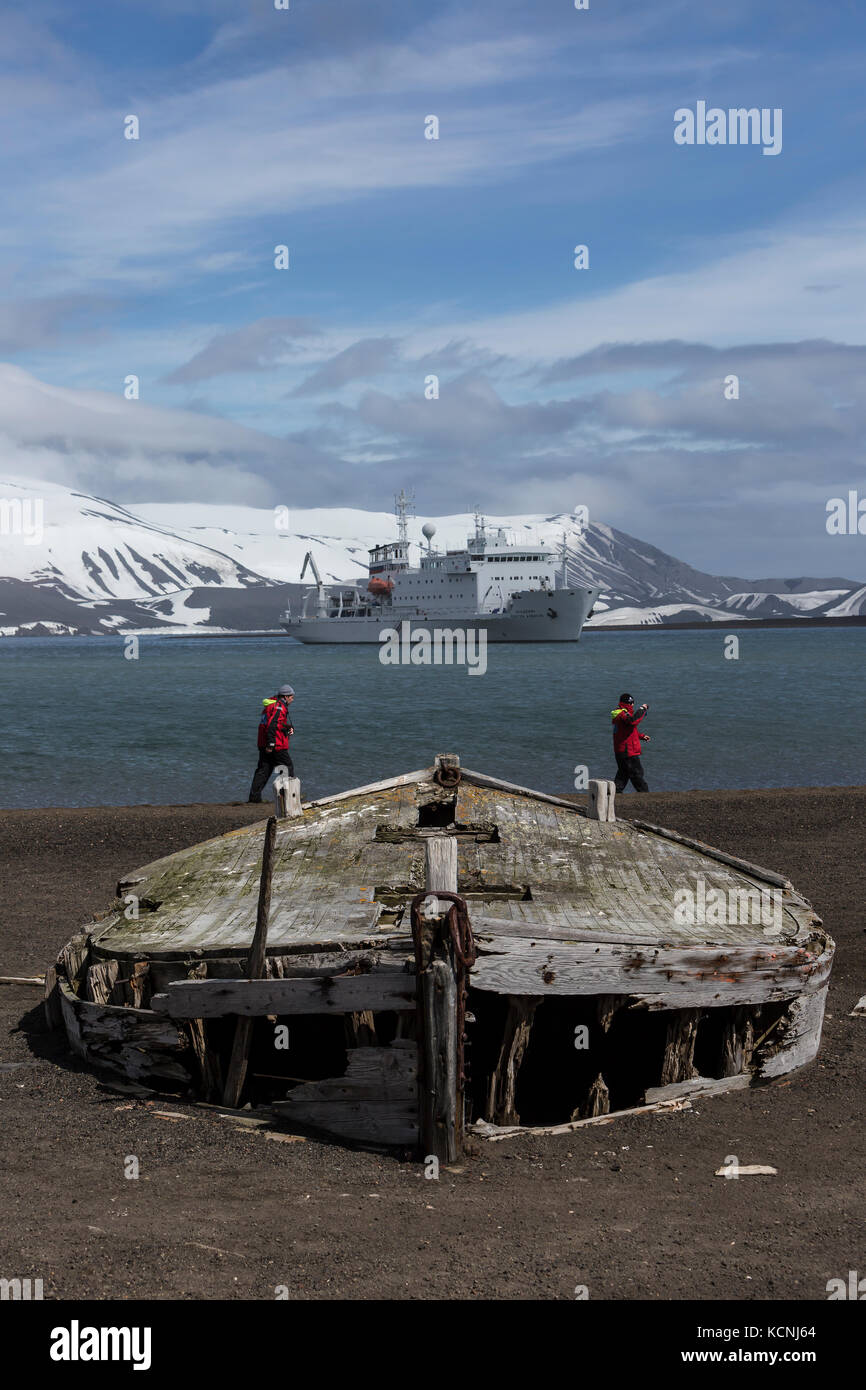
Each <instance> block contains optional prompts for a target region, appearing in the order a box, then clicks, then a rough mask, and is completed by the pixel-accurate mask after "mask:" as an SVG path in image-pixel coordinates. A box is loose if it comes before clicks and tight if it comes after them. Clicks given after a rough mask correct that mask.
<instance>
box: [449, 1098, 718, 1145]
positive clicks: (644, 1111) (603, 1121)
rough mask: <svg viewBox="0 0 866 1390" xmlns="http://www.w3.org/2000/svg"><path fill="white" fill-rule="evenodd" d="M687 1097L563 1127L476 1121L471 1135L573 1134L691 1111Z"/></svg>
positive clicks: (570, 1121)
mask: <svg viewBox="0 0 866 1390" xmlns="http://www.w3.org/2000/svg"><path fill="white" fill-rule="evenodd" d="M691 1108H692V1106H691V1101H690V1100H689V1099H688V1097H687V1096H683V1097H682V1098H681V1099H674V1100H661V1101H656V1102H655V1103H654V1104H652V1105H632V1106H629V1108H628V1109H626V1110H613V1111H611V1113H610V1114H609V1115H594V1116H592V1118H591V1119H587V1120H569V1121H567V1123H566V1124H563V1125H504V1126H501V1127H500V1126H499V1125H492V1124H489V1123H488V1121H487V1120H478V1121H476V1123H475V1124H474V1125H471V1126H470V1128H471V1131H472V1133H473V1134H477V1135H478V1136H479V1137H480V1138H482V1139H491V1140H493V1141H494V1142H495V1141H496V1140H497V1139H513V1138H515V1137H516V1136H517V1135H519V1134H537V1135H543V1134H573V1133H574V1131H575V1130H576V1129H582V1128H583V1126H584V1125H610V1124H613V1122H614V1121H615V1120H619V1119H621V1118H622V1117H624V1116H626V1115H651V1114H653V1113H655V1114H661V1115H664V1114H669V1115H670V1114H676V1113H677V1112H678V1111H680V1110H691Z"/></svg>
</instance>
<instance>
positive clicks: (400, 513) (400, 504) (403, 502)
mask: <svg viewBox="0 0 866 1390" xmlns="http://www.w3.org/2000/svg"><path fill="white" fill-rule="evenodd" d="M410 511H411V514H412V516H414V515H415V498H414V496H413V495H412V494H410V495H409V496H408V497H407V496H406V493H405V492H404V490H403V488H401V489H400V492H399V494H398V495H397V496H396V497H395V498H394V515H395V516H396V518H397V537H398V539H399V540H401V541H402V542H403V544H404V545H408V543H409V514H410Z"/></svg>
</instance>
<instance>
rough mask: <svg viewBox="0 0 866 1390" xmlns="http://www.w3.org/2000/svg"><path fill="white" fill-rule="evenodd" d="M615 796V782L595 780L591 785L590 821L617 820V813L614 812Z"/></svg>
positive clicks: (588, 812) (588, 811)
mask: <svg viewBox="0 0 866 1390" xmlns="http://www.w3.org/2000/svg"><path fill="white" fill-rule="evenodd" d="M615 796H616V783H615V782H610V781H607V780H604V779H601V778H594V779H593V780H592V781H591V782H590V784H589V807H588V810H587V814H588V816H589V818H590V820H606V821H610V820H616V811H615V810H614V798H615Z"/></svg>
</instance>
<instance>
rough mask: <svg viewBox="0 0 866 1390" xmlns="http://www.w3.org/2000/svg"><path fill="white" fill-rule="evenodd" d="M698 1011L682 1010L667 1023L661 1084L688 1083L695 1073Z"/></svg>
mask: <svg viewBox="0 0 866 1390" xmlns="http://www.w3.org/2000/svg"><path fill="white" fill-rule="evenodd" d="M699 1018H700V1011H699V1010H698V1009H683V1010H681V1012H680V1013H677V1014H674V1015H673V1017H672V1018H671V1020H670V1022H669V1023H668V1032H667V1038H666V1040H665V1052H664V1060H663V1061H662V1070H661V1084H662V1086H671V1085H673V1084H674V1082H677V1081H689V1080H691V1078H692V1077H693V1076H695V1075H696V1073H695V1065H694V1062H695V1042H696V1040H697V1036H698V1020H699Z"/></svg>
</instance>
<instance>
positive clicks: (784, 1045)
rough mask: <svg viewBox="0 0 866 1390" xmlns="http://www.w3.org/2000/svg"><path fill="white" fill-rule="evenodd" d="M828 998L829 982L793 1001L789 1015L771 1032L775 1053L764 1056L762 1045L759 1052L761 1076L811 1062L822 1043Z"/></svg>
mask: <svg viewBox="0 0 866 1390" xmlns="http://www.w3.org/2000/svg"><path fill="white" fill-rule="evenodd" d="M826 1001H827V986H826V985H824V987H823V989H819V990H816V991H815V992H814V993H811V994H801V995H798V996H797V998H796V999H794V1000H793V1001H792V1003H791V1006H790V1008H789V1009H788V1013H787V1017H786V1018H784V1019H783V1020H782V1022H781V1023H780V1025H779V1027H778V1028H776V1029H775V1030H774V1032H773V1034H772V1040H773V1041H772V1049H773V1051H772V1055H767V1053H766V1052H765V1053H764V1054H763V1056H762V1054H761V1049H760V1048H759V1049H758V1051H757V1053H756V1056H757V1057H760V1058H761V1061H760V1062H759V1064H758V1066H757V1068H756V1072H757V1074H758V1075H759V1076H761V1077H764V1078H769V1077H772V1076H781V1075H782V1074H783V1073H784V1072H787V1071H793V1070H794V1069H795V1067H802V1066H805V1064H806V1063H807V1062H811V1061H812V1059H813V1057H814V1056H815V1054H816V1053H817V1051H818V1048H819V1046H820V1043H821V1028H822V1025H823V1022H824V1006H825V1004H826Z"/></svg>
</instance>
